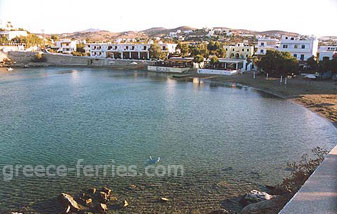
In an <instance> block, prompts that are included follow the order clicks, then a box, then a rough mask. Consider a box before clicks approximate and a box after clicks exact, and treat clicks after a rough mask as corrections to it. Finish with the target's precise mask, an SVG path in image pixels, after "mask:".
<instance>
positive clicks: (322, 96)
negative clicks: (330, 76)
mask: <svg viewBox="0 0 337 214" xmlns="http://www.w3.org/2000/svg"><path fill="white" fill-rule="evenodd" d="M214 79H217V80H219V81H226V82H229V81H230V82H237V83H240V84H244V85H247V86H251V87H254V88H256V89H258V90H262V91H265V92H267V93H271V94H274V95H276V96H279V97H282V98H284V99H288V100H290V101H292V102H295V103H298V104H301V105H303V106H305V107H306V108H308V109H310V110H312V111H314V112H316V113H318V114H319V115H321V116H323V117H325V118H326V119H328V120H329V121H331V122H332V123H333V124H334V125H335V126H337V83H336V82H334V81H319V80H306V79H303V78H302V77H299V76H298V77H296V78H294V79H288V80H287V85H285V84H284V83H282V84H280V79H278V78H269V79H267V78H265V77H264V76H257V77H256V79H254V78H253V77H252V74H243V75H238V76H222V77H214Z"/></svg>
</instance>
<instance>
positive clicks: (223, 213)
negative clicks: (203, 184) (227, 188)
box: [209, 209, 229, 214]
mask: <svg viewBox="0 0 337 214" xmlns="http://www.w3.org/2000/svg"><path fill="white" fill-rule="evenodd" d="M209 214H229V212H228V211H227V210H225V209H221V210H214V211H212V212H210V213H209Z"/></svg>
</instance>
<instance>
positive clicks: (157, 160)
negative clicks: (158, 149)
mask: <svg viewBox="0 0 337 214" xmlns="http://www.w3.org/2000/svg"><path fill="white" fill-rule="evenodd" d="M159 161H160V157H157V158H152V157H151V156H150V157H149V159H148V160H147V165H151V164H156V163H159Z"/></svg>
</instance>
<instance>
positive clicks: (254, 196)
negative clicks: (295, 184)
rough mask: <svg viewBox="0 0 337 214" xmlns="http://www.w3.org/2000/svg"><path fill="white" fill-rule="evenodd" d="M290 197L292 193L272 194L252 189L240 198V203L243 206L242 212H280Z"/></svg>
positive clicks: (252, 213) (257, 213)
mask: <svg viewBox="0 0 337 214" xmlns="http://www.w3.org/2000/svg"><path fill="white" fill-rule="evenodd" d="M290 198H291V195H290V194H282V195H270V194H268V193H266V192H260V191H257V190H252V191H250V192H249V193H247V194H245V195H244V196H242V198H241V199H240V204H241V205H242V206H243V209H242V210H241V214H273V213H278V212H279V211H280V210H281V209H282V207H283V206H284V205H285V203H286V202H287V201H288V200H289V199H290Z"/></svg>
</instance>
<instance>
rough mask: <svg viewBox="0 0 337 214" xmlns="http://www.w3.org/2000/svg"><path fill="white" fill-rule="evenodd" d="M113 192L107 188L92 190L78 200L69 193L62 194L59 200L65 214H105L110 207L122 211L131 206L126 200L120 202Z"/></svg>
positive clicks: (81, 195)
mask: <svg viewBox="0 0 337 214" xmlns="http://www.w3.org/2000/svg"><path fill="white" fill-rule="evenodd" d="M111 192H112V190H111V189H109V188H107V187H103V188H102V189H101V190H97V189H96V188H91V189H88V190H87V191H86V192H83V193H81V194H80V195H79V196H78V197H76V199H75V198H74V197H73V196H71V195H70V194H67V193H61V194H60V195H59V196H58V198H57V199H58V201H59V202H60V203H61V205H62V207H63V209H64V213H70V212H74V213H90V212H91V213H105V212H106V211H108V209H109V208H110V207H111V208H114V209H122V208H124V207H127V206H128V205H129V203H128V202H127V201H126V200H122V201H119V200H118V198H117V197H115V196H113V195H112V194H111Z"/></svg>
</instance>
